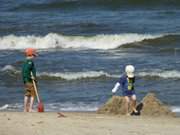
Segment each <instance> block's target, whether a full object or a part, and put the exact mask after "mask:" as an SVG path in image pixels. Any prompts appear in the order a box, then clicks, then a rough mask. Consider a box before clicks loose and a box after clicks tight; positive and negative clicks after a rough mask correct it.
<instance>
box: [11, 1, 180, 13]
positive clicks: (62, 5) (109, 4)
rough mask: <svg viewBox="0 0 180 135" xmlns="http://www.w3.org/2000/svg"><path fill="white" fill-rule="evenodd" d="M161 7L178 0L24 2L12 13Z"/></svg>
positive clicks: (173, 4) (177, 3)
mask: <svg viewBox="0 0 180 135" xmlns="http://www.w3.org/2000/svg"><path fill="white" fill-rule="evenodd" d="M159 6H160V7H162V6H168V7H170V6H176V7H179V6H180V2H179V1H178V0H151V1H147V0H90V1H89V0H58V1H57V0H52V1H42V2H41V1H35V0H32V1H25V2H21V3H19V4H18V6H16V7H14V8H12V9H11V10H13V11H26V10H31V11H32V10H35V11H40V10H43V11H44V10H55V9H58V10H61V9H63V10H65V9H68V10H70V9H77V7H78V8H79V7H81V8H87V7H91V8H93V7H98V8H101V7H102V8H111V9H113V8H115V9H117V8H121V7H126V8H127V7H153V8H154V7H159Z"/></svg>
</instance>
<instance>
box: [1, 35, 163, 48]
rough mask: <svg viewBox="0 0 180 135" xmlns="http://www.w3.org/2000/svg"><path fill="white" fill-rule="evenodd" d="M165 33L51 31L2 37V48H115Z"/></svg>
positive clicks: (154, 37) (158, 36)
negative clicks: (65, 34)
mask: <svg viewBox="0 0 180 135" xmlns="http://www.w3.org/2000/svg"><path fill="white" fill-rule="evenodd" d="M163 36H165V35H151V34H135V33H129V34H115V35H96V36H90V37H86V36H64V35H59V34H55V33H49V34H48V35H46V36H34V35H28V36H15V35H8V36H3V37H0V50H6V49H7V50H13V49H25V48H27V47H34V48H37V49H56V48H64V49H67V48H74V49H102V50H108V49H115V48H118V47H120V46H122V45H125V44H130V43H135V42H141V41H143V40H148V39H156V38H160V37H163Z"/></svg>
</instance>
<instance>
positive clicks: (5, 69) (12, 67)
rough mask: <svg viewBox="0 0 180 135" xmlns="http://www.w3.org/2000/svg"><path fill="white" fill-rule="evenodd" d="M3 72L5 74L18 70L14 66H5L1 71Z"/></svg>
mask: <svg viewBox="0 0 180 135" xmlns="http://www.w3.org/2000/svg"><path fill="white" fill-rule="evenodd" d="M1 71H2V72H3V71H16V69H15V67H14V66H12V65H5V66H4V67H3V68H2V69H1Z"/></svg>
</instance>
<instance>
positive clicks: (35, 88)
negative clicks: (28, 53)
mask: <svg viewBox="0 0 180 135" xmlns="http://www.w3.org/2000/svg"><path fill="white" fill-rule="evenodd" d="M31 76H32V78H34V76H33V73H32V72H31ZM32 82H33V86H34V90H35V93H36V97H37V101H38V103H40V98H39V94H38V90H37V86H36V82H35V81H34V79H32Z"/></svg>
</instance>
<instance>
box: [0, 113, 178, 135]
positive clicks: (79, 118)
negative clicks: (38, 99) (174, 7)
mask: <svg viewBox="0 0 180 135" xmlns="http://www.w3.org/2000/svg"><path fill="white" fill-rule="evenodd" d="M63 114H64V115H65V116H66V117H59V116H60V115H59V114H58V113H55V112H45V113H23V112H1V113H0V135H121V134H122V135H180V118H170V117H142V116H112V115H102V114H95V113H75V112H74V113H68V112H66V113H63Z"/></svg>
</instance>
